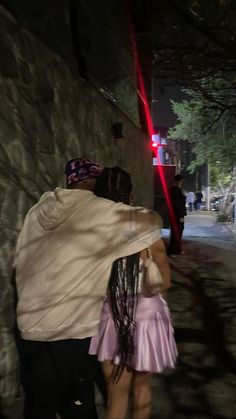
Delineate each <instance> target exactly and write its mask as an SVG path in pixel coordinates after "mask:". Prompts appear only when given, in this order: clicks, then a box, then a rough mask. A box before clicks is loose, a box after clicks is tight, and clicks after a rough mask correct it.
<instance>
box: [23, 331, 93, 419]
mask: <svg viewBox="0 0 236 419" xmlns="http://www.w3.org/2000/svg"><path fill="white" fill-rule="evenodd" d="M89 344H90V338H87V339H74V340H73V339H71V340H61V341H55V342H36V341H27V340H23V339H21V338H19V341H18V348H19V352H20V363H21V378H22V385H23V388H24V391H25V408H24V418H25V419H56V412H57V413H59V415H60V416H61V418H62V419H97V413H96V407H95V395H94V380H95V375H96V369H97V360H96V358H95V357H92V356H90V355H88V349H89Z"/></svg>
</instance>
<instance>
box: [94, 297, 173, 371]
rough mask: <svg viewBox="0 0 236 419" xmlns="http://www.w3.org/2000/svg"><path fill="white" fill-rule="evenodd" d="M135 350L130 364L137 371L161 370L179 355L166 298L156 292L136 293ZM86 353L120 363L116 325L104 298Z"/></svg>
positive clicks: (168, 366) (171, 364)
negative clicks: (93, 334) (97, 323)
mask: <svg viewBox="0 0 236 419" xmlns="http://www.w3.org/2000/svg"><path fill="white" fill-rule="evenodd" d="M134 343H135V353H134V355H133V360H132V367H133V368H134V369H135V370H136V371H148V372H153V373H160V372H162V371H163V370H164V368H174V367H175V363H176V358H177V355H178V352H177V347H176V343H175V339H174V330H173V327H172V324H171V319H170V313H169V309H168V306H167V303H166V301H165V300H164V299H163V298H162V297H161V296H160V295H159V294H158V295H155V296H153V297H151V298H145V297H143V296H142V295H140V296H139V300H138V304H137V309H136V330H135V342H134ZM89 353H90V354H91V355H97V358H98V360H99V361H101V362H102V361H105V360H111V361H113V362H114V363H115V364H119V356H117V336H116V329H115V325H114V322H113V319H112V315H111V312H110V309H109V304H108V303H107V301H106V300H105V302H104V303H103V306H102V312H101V321H100V326H99V331H98V334H97V335H96V336H94V337H93V338H92V340H91V344H90V349H89Z"/></svg>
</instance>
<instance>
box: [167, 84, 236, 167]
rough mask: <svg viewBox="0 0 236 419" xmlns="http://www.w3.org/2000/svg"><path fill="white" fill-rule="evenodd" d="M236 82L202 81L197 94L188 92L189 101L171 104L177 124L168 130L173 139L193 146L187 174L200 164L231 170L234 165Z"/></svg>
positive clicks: (192, 91)
mask: <svg viewBox="0 0 236 419" xmlns="http://www.w3.org/2000/svg"><path fill="white" fill-rule="evenodd" d="M235 87H236V86H235V81H234V80H223V79H221V78H219V79H204V80H203V81H202V82H201V85H200V88H199V89H198V90H193V89H188V90H187V91H186V92H187V93H188V95H189V100H185V101H183V102H181V103H177V102H173V101H172V107H173V111H174V112H175V114H176V115H177V121H178V122H177V124H176V126H175V127H174V128H172V129H171V130H170V137H171V138H172V139H183V140H188V141H190V142H191V143H192V144H193V151H194V153H195V155H196V160H195V161H193V162H192V163H191V165H190V168H189V169H190V171H194V169H195V168H196V167H197V166H200V165H202V164H203V163H211V164H212V165H213V166H215V165H216V163H217V162H219V164H220V165H221V169H222V170H226V171H227V170H230V169H231V168H232V167H233V165H234V164H235V162H236V112H235V91H236V90H235Z"/></svg>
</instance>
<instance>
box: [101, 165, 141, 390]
mask: <svg viewBox="0 0 236 419" xmlns="http://www.w3.org/2000/svg"><path fill="white" fill-rule="evenodd" d="M131 190H132V183H131V178H130V175H129V173H127V172H126V171H125V170H123V169H121V168H120V167H112V168H109V167H107V168H105V169H104V170H103V172H102V173H101V175H100V177H99V178H98V180H97V183H96V186H95V190H94V193H95V194H96V195H97V196H100V197H103V198H107V199H110V200H112V201H115V202H123V203H125V204H129V203H130V201H129V198H130V193H131ZM139 257H140V255H139V253H136V254H134V255H131V256H127V257H124V258H121V259H117V260H116V261H115V262H114V263H113V266H112V271H111V275H110V279H109V282H108V290H107V291H108V303H109V306H110V310H111V313H112V318H113V321H114V324H115V328H116V333H117V338H118V339H117V340H118V348H117V355H118V356H119V359H120V362H119V365H118V366H117V367H115V368H114V371H113V374H112V379H113V382H117V381H118V380H119V378H120V376H121V374H122V372H123V370H124V368H125V366H128V367H132V358H133V354H134V350H135V348H134V334H135V328H136V323H135V312H136V306H137V298H138V277H139Z"/></svg>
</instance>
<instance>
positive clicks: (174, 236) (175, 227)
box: [168, 220, 184, 255]
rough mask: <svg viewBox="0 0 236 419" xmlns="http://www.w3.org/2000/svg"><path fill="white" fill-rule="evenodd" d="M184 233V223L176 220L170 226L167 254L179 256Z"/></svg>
mask: <svg viewBox="0 0 236 419" xmlns="http://www.w3.org/2000/svg"><path fill="white" fill-rule="evenodd" d="M183 231H184V223H181V222H180V221H178V220H176V222H175V224H171V226H170V242H169V246H168V254H169V255H171V254H174V255H179V254H180V253H181V251H182V236H183Z"/></svg>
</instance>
